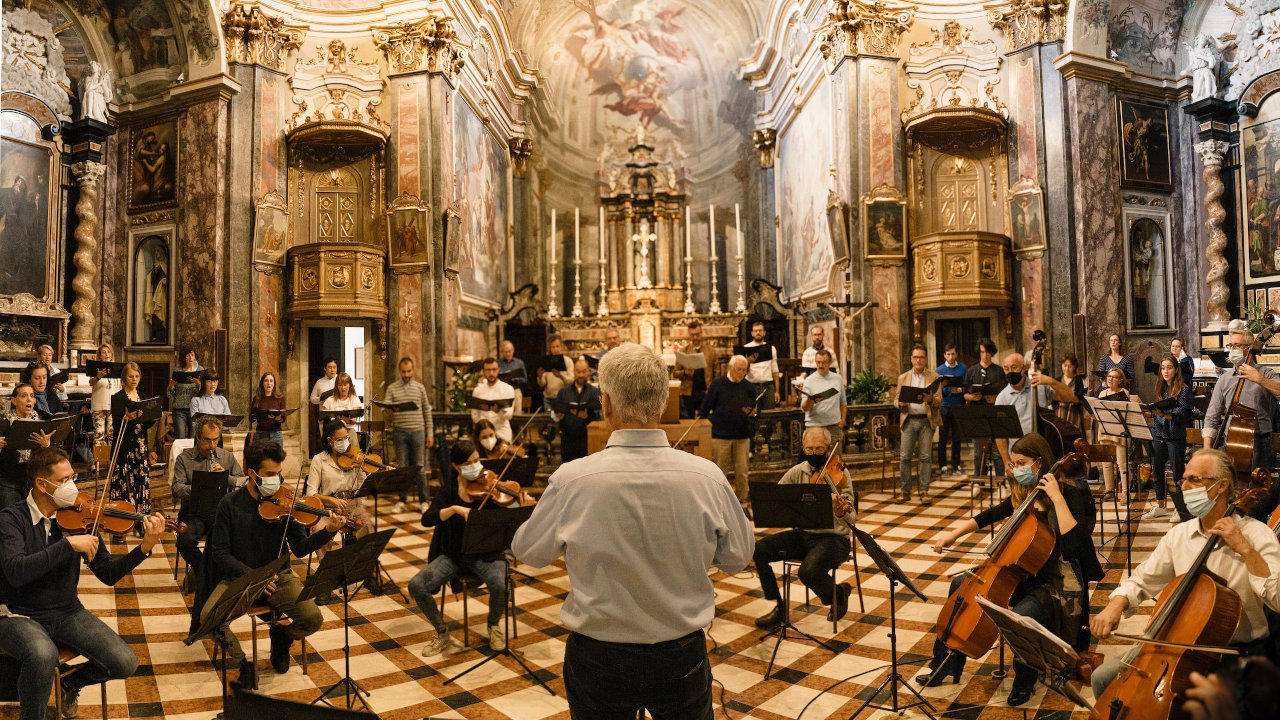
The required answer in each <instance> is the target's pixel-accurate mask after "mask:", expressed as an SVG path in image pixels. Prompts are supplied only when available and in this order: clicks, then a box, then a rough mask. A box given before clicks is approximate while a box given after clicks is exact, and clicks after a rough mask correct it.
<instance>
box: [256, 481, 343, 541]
mask: <svg viewBox="0 0 1280 720" xmlns="http://www.w3.org/2000/svg"><path fill="white" fill-rule="evenodd" d="M258 516H259V517H261V518H262V519H263V520H266V521H267V522H277V521H280V520H285V519H292V520H293V521H294V522H296V523H298V524H300V525H302V526H304V527H315V525H316V523H318V522H320V520H321V519H322V518H329V517H340V518H342V519H343V526H342V529H343V530H347V531H351V530H358V529H360V528H361V527H364V521H362V520H357V519H355V518H349V517H346V516H345V515H343V514H342V513H340V512H337V511H335V510H330V509H329V508H327V507H325V506H324V503H323V502H322V501H321V500H320V497H319V496H317V495H307V496H305V497H302V498H297V497H295V495H294V493H293V490H290V489H289V488H287V487H281V488H280V489H279V490H276V492H275V494H274V495H272V496H271V497H261V498H259V499H258Z"/></svg>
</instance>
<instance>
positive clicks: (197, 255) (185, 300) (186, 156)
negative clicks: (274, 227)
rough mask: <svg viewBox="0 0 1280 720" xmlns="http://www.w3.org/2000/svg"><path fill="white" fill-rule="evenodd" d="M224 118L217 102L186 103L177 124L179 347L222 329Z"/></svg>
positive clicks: (207, 341) (203, 343)
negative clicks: (179, 142)
mask: <svg viewBox="0 0 1280 720" xmlns="http://www.w3.org/2000/svg"><path fill="white" fill-rule="evenodd" d="M227 119H228V118H227V102H226V101H225V100H223V99H221V98H217V99H213V100H206V101H204V102H199V103H196V104H194V105H191V106H190V107H188V108H187V109H186V112H184V113H183V114H182V116H181V119H180V120H179V123H178V124H179V128H180V132H181V137H182V145H183V150H182V151H181V152H182V160H185V162H181V161H180V164H179V167H181V168H182V171H181V174H180V176H179V178H178V206H179V207H181V208H182V213H181V215H179V217H178V238H177V245H178V252H177V255H178V257H179V262H180V263H181V266H180V268H179V272H178V273H177V275H178V276H179V277H180V278H181V282H176V283H174V287H173V291H174V292H175V293H177V307H176V310H175V313H174V329H175V333H174V342H175V344H176V345H178V346H179V347H181V346H193V347H201V348H208V347H211V346H212V341H213V331H214V330H215V329H218V328H224V327H226V320H225V318H224V285H223V278H225V277H226V275H225V273H226V254H227V250H228V247H229V243H228V242H227V237H226V227H227V225H226V221H227V153H228V152H229V150H230V144H229V142H228V139H229V138H228V134H227ZM208 354H209V353H208V352H206V353H205V355H206V356H207V355H208Z"/></svg>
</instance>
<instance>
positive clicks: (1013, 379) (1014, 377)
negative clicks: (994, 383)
mask: <svg viewBox="0 0 1280 720" xmlns="http://www.w3.org/2000/svg"><path fill="white" fill-rule="evenodd" d="M1004 381H1005V382H1007V383H1009V384H1010V385H1017V384H1018V383H1020V382H1022V373H1020V372H1011V373H1005V374H1004Z"/></svg>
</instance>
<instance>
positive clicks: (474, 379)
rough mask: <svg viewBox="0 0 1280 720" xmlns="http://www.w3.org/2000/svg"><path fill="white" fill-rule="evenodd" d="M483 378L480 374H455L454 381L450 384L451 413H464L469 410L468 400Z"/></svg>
mask: <svg viewBox="0 0 1280 720" xmlns="http://www.w3.org/2000/svg"><path fill="white" fill-rule="evenodd" d="M481 377H482V376H481V374H480V373H478V372H477V373H465V372H459V373H454V374H453V381H452V382H451V383H450V384H449V391H448V399H449V412H462V411H463V410H466V409H467V398H469V397H471V391H472V390H475V389H476V385H478V384H479V383H480V378H481Z"/></svg>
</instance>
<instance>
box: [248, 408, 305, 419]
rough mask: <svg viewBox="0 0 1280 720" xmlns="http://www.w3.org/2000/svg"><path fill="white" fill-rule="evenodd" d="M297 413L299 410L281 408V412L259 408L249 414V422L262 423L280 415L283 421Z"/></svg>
mask: <svg viewBox="0 0 1280 720" xmlns="http://www.w3.org/2000/svg"><path fill="white" fill-rule="evenodd" d="M296 412H298V408H281V409H279V410H270V409H267V408H259V409H257V410H254V411H253V412H251V413H249V421H250V422H262V421H263V420H270V419H271V416H272V415H279V416H280V419H281V420H283V419H285V418H287V417H289V416H290V415H292V414H294V413H296Z"/></svg>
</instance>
